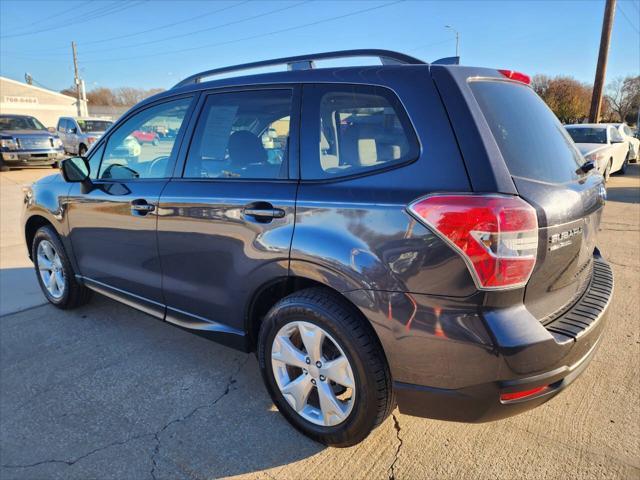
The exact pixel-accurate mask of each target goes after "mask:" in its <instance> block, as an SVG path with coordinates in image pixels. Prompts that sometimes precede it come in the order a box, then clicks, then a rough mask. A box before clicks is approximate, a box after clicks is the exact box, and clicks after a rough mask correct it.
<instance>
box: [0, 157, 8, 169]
mask: <svg viewBox="0 0 640 480" xmlns="http://www.w3.org/2000/svg"><path fill="white" fill-rule="evenodd" d="M8 171H9V167H7V166H6V165H5V163H4V161H3V160H2V159H1V158H0V172H8Z"/></svg>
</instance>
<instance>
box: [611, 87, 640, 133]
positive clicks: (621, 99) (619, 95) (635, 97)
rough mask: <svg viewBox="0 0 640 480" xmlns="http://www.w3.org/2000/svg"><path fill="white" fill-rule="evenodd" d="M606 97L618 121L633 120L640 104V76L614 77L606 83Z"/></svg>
mask: <svg viewBox="0 0 640 480" xmlns="http://www.w3.org/2000/svg"><path fill="white" fill-rule="evenodd" d="M606 99H607V102H608V103H609V105H610V107H611V110H612V111H613V112H614V113H615V114H616V116H617V118H616V120H618V121H620V122H626V121H630V122H634V120H635V119H634V118H633V117H634V115H633V112H634V111H635V114H636V115H637V112H638V105H640V76H636V77H627V78H616V79H615V80H613V81H612V82H611V83H610V84H609V85H607V93H606Z"/></svg>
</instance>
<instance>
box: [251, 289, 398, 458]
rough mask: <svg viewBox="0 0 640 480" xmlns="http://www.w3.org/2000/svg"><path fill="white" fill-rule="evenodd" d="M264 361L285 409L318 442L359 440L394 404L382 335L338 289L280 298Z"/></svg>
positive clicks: (265, 329) (266, 335)
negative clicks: (374, 331) (377, 336)
mask: <svg viewBox="0 0 640 480" xmlns="http://www.w3.org/2000/svg"><path fill="white" fill-rule="evenodd" d="M258 360H259V363H260V370H261V372H262V376H263V379H264V381H265V384H266V386H267V389H268V390H269V393H270V394H271V398H272V399H273V402H274V403H275V405H276V406H277V407H278V409H279V410H280V412H281V413H282V414H283V415H284V416H285V418H286V419H287V420H288V421H289V422H290V423H291V424H292V425H293V426H294V427H295V428H297V429H298V430H300V431H302V432H303V433H304V434H305V435H307V436H309V437H311V438H312V439H314V440H316V441H318V442H321V443H324V444H327V445H332V446H336V447H347V446H350V445H354V444H356V443H358V442H360V441H362V440H363V439H364V438H366V437H367V435H369V433H370V432H371V430H372V429H373V428H375V427H376V426H377V425H379V424H380V423H381V422H382V421H383V420H384V419H385V418H386V417H387V416H388V415H389V414H390V413H391V410H392V408H393V407H394V403H395V401H394V397H393V389H392V385H391V376H390V373H389V369H388V366H387V363H386V360H385V357H384V353H383V351H382V348H381V346H380V344H379V342H378V339H377V338H376V337H375V334H374V333H373V330H372V329H371V328H370V327H369V325H366V324H365V323H364V321H363V320H362V318H361V317H360V316H359V314H358V312H357V311H355V310H354V308H353V307H352V306H351V305H350V304H348V303H347V302H346V301H345V300H344V299H342V298H341V297H340V296H338V295H336V294H334V293H333V292H330V291H326V290H323V289H319V288H311V289H307V290H303V291H300V292H296V293H294V294H292V295H289V296H288V297H286V298H284V299H283V300H281V301H280V302H278V303H277V304H276V305H275V306H274V307H273V308H272V309H271V310H270V311H269V313H268V314H267V316H266V318H265V320H264V322H263V323H262V326H261V328H260V336H259V340H258Z"/></svg>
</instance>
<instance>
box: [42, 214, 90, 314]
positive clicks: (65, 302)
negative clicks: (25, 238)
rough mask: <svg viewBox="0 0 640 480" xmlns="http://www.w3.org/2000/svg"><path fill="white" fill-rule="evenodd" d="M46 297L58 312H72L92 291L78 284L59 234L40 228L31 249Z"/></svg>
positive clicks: (51, 229) (47, 227) (46, 228)
mask: <svg viewBox="0 0 640 480" xmlns="http://www.w3.org/2000/svg"><path fill="white" fill-rule="evenodd" d="M31 258H32V259H33V263H34V266H35V268H36V274H37V277H38V283H39V284H40V288H41V289H42V293H44V296H45V297H47V300H49V302H50V303H52V304H53V305H55V306H56V307H58V308H62V309H70V308H75V307H77V306H80V305H82V304H84V303H86V302H87V301H88V300H89V298H90V296H91V291H90V290H89V289H88V288H87V287H85V286H84V285H81V284H80V283H78V281H77V280H76V278H75V272H74V271H73V267H72V266H71V263H70V262H69V258H68V257H67V254H66V252H65V251H64V247H63V246H62V242H61V241H60V238H59V237H58V234H57V233H56V232H55V230H54V229H53V228H52V227H50V226H44V227H40V229H38V231H37V232H36V234H35V236H34V238H33V243H32V245H31Z"/></svg>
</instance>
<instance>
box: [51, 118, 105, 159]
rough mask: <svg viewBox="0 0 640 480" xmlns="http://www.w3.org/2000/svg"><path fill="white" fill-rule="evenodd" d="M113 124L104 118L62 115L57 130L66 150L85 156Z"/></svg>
mask: <svg viewBox="0 0 640 480" xmlns="http://www.w3.org/2000/svg"><path fill="white" fill-rule="evenodd" d="M112 124H113V122H112V121H110V120H105V119H103V118H73V117H60V120H58V127H57V128H56V130H57V133H58V136H59V137H60V139H61V140H62V144H63V145H64V150H65V151H66V152H67V153H71V154H75V155H80V156H81V157H83V156H84V155H85V154H86V153H87V151H88V150H89V148H91V145H93V144H94V143H95V142H97V141H98V139H99V138H100V137H101V136H102V135H103V134H104V132H105V131H106V130H107V129H108V128H109V127H110V126H111V125H112Z"/></svg>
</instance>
